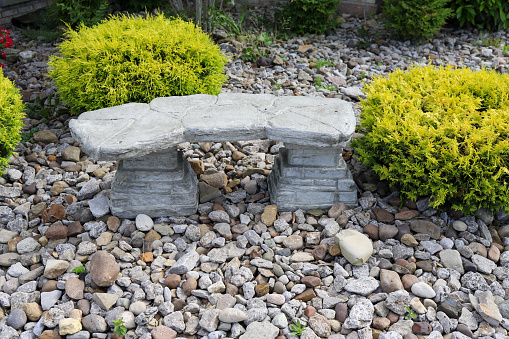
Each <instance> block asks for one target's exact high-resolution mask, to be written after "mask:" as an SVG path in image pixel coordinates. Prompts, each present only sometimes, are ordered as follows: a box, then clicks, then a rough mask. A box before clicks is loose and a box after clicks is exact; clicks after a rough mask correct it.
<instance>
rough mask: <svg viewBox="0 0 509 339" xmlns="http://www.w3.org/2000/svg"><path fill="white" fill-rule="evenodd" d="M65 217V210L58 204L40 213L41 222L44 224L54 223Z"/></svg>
mask: <svg viewBox="0 0 509 339" xmlns="http://www.w3.org/2000/svg"><path fill="white" fill-rule="evenodd" d="M64 216H65V208H64V206H62V205H59V204H53V205H51V206H50V207H49V208H48V209H47V210H45V211H44V212H42V220H43V221H44V222H55V221H57V220H63V219H64Z"/></svg>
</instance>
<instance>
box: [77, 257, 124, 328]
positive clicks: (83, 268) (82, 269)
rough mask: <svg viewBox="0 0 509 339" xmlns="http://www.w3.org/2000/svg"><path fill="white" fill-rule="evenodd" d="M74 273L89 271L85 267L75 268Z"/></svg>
mask: <svg viewBox="0 0 509 339" xmlns="http://www.w3.org/2000/svg"><path fill="white" fill-rule="evenodd" d="M72 271H73V273H76V274H80V273H87V270H86V269H85V267H84V266H83V265H81V266H78V267H75V268H73V269H72ZM121 319H122V318H121Z"/></svg>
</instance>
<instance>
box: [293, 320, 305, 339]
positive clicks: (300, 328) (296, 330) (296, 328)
mask: <svg viewBox="0 0 509 339" xmlns="http://www.w3.org/2000/svg"><path fill="white" fill-rule="evenodd" d="M306 327H307V326H306V325H302V324H301V323H300V320H299V319H297V325H294V324H291V325H290V330H292V333H291V334H292V335H299V336H300V335H302V333H303V332H304V330H305V329H306Z"/></svg>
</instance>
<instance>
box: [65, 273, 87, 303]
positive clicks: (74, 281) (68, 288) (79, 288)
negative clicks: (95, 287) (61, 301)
mask: <svg viewBox="0 0 509 339" xmlns="http://www.w3.org/2000/svg"><path fill="white" fill-rule="evenodd" d="M84 289H85V282H84V281H83V280H81V279H78V278H69V279H67V281H66V282H65V293H66V294H67V296H68V297H69V298H71V299H74V300H80V299H83V290H84Z"/></svg>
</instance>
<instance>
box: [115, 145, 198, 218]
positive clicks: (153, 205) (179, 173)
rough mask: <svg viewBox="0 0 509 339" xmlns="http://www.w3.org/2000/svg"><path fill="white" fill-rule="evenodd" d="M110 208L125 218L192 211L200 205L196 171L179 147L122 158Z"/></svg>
mask: <svg viewBox="0 0 509 339" xmlns="http://www.w3.org/2000/svg"><path fill="white" fill-rule="evenodd" d="M110 209H111V213H112V214H113V215H116V216H118V217H121V218H134V217H136V215H138V214H140V213H143V214H147V215H149V216H151V217H162V216H175V215H190V214H194V213H196V210H197V209H198V186H197V179H196V174H195V173H194V172H193V170H192V169H191V166H190V165H189V162H187V161H186V160H185V159H183V157H182V152H178V151H177V148H176V147H173V148H171V149H167V150H165V151H162V152H158V153H152V154H149V155H146V156H143V157H139V158H132V159H126V160H121V161H119V163H118V166H117V174H116V175H115V179H114V181H113V184H112V187H111V196H110Z"/></svg>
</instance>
